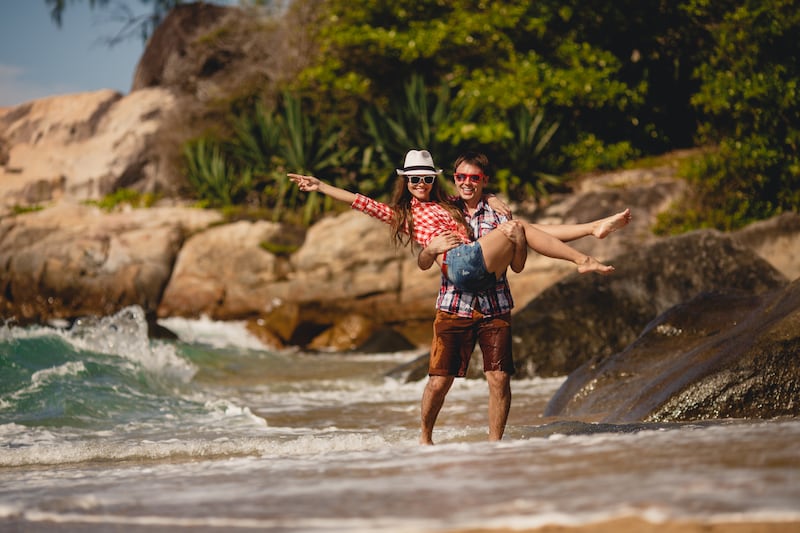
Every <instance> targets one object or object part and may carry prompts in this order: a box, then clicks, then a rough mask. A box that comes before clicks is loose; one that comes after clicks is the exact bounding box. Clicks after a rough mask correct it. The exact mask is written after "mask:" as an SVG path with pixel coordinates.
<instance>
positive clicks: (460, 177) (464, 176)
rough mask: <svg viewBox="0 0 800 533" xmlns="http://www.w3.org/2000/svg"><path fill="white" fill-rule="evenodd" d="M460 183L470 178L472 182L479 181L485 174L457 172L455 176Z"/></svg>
mask: <svg viewBox="0 0 800 533" xmlns="http://www.w3.org/2000/svg"><path fill="white" fill-rule="evenodd" d="M453 177H454V178H455V179H456V181H457V182H458V183H461V182H462V181H466V180H469V181H471V182H472V183H478V182H479V181H481V180H482V179H483V174H456V175H454V176H453Z"/></svg>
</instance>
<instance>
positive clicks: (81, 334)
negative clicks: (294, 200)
mask: <svg viewBox="0 0 800 533" xmlns="http://www.w3.org/2000/svg"><path fill="white" fill-rule="evenodd" d="M163 325H165V326H166V327H168V328H170V329H172V330H173V331H175V332H176V333H178V335H179V338H180V340H178V341H170V342H167V341H151V340H149V339H148V338H147V335H146V330H147V328H146V324H145V321H144V317H143V314H142V312H141V310H139V309H137V308H130V309H126V310H124V311H122V312H121V313H119V314H117V315H115V316H112V317H106V318H104V319H101V320H87V321H83V322H80V323H77V324H75V325H73V326H72V327H70V328H69V329H60V328H57V327H31V328H17V327H12V326H5V327H2V328H0V530H17V529H19V530H35V529H37V528H38V529H47V530H65V531H66V530H70V531H74V530H81V531H87V530H89V531H109V530H114V531H118V530H130V528H135V530H137V531H138V530H148V531H150V530H152V531H163V530H170V529H174V530H185V529H186V528H192V529H193V530H209V531H210V530H219V531H223V530H225V531H229V530H240V529H241V530H247V529H258V530H261V531H310V532H322V531H325V532H330V531H337V532H338V531H342V532H344V531H348V532H352V531H431V532H433V531H454V530H457V529H460V528H469V527H535V526H539V525H542V524H585V523H591V522H594V521H598V520H605V519H609V518H617V517H639V518H643V519H646V520H650V521H654V522H658V521H662V520H669V519H693V520H704V521H712V522H713V521H722V520H734V521H735V520H740V519H741V520H770V521H789V520H797V519H799V518H800V451H798V449H799V448H800V447H798V446H797V442H798V440H800V421H798V420H796V419H784V420H773V421H743V420H736V421H719V422H706V423H698V424H681V425H661V426H654V425H599V424H586V423H577V422H570V421H559V420H546V419H544V418H542V415H541V413H542V411H543V409H544V406H545V404H546V402H547V401H548V399H549V398H550V396H551V395H552V394H553V393H554V392H555V391H556V389H557V388H558V387H559V386H560V384H561V382H562V380H561V379H532V380H516V381H514V382H513V390H514V401H513V407H512V413H511V416H510V419H509V426H508V429H507V433H506V438H505V439H504V440H503V441H502V442H500V443H488V442H486V394H487V392H486V384H485V382H483V381H481V380H469V381H466V380H459V381H457V382H456V385H454V387H453V390H452V391H451V393H450V395H449V396H448V399H447V403H446V404H445V407H444V409H443V411H442V415H441V417H440V420H439V425H438V426H437V430H436V433H435V435H434V437H435V439H436V441H437V443H438V444H437V446H434V447H421V446H418V445H417V444H416V442H417V438H418V417H419V400H420V398H421V394H422V389H423V386H424V383H410V384H408V383H404V382H403V381H402V380H397V379H394V378H391V377H388V373H389V371H390V370H392V369H394V368H396V367H398V366H399V365H401V364H403V363H406V362H408V361H410V360H412V359H414V358H415V357H417V356H418V355H420V353H422V352H405V353H391V354H367V355H358V356H355V355H339V354H306V353H301V352H297V351H293V350H287V351H283V352H274V351H270V350H267V349H266V348H264V347H263V346H261V345H260V344H259V343H258V341H256V340H255V339H253V338H252V337H250V336H249V335H248V333H247V332H246V330H245V328H244V326H243V325H241V324H237V323H224V324H223V323H216V322H212V321H208V320H196V321H187V320H178V319H174V320H168V321H165V322H164V323H163Z"/></svg>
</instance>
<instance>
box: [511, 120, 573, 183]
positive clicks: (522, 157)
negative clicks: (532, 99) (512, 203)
mask: <svg viewBox="0 0 800 533" xmlns="http://www.w3.org/2000/svg"><path fill="white" fill-rule="evenodd" d="M508 124H509V127H510V129H511V135H510V136H509V137H508V138H507V139H506V141H504V142H503V143H502V153H503V158H504V160H505V161H504V162H505V163H506V164H507V165H508V167H509V172H507V173H501V176H502V179H501V180H500V184H499V187H500V189H501V191H502V192H504V193H505V194H506V195H508V196H509V197H512V198H521V197H522V196H524V195H534V196H544V195H546V194H547V190H548V186H553V185H560V184H561V183H563V181H564V179H563V178H561V177H559V176H556V175H554V174H550V173H548V172H545V171H544V170H543V169H544V165H543V159H544V157H543V156H544V154H545V152H546V150H547V149H548V147H549V146H550V142H551V141H552V139H553V136H554V135H555V134H556V131H558V128H559V126H560V123H559V122H558V121H555V122H552V123H551V124H549V125H547V124H546V123H545V114H544V111H542V110H539V111H537V112H536V114H533V113H532V112H531V111H530V110H529V109H528V108H526V107H522V108H517V109H515V110H513V111H511V112H509V114H508Z"/></svg>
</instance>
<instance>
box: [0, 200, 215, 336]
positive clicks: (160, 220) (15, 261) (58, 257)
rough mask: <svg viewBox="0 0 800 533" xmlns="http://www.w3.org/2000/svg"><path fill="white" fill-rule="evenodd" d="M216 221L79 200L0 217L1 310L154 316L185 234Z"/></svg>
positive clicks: (22, 315) (36, 317)
mask: <svg viewBox="0 0 800 533" xmlns="http://www.w3.org/2000/svg"><path fill="white" fill-rule="evenodd" d="M218 219H219V215H218V214H217V213H214V212H211V211H201V210H194V209H186V208H160V209H146V210H144V209H140V210H130V211H128V212H118V213H105V212H103V211H102V210H100V209H98V208H95V207H90V206H83V205H71V204H67V203H62V204H59V205H58V206H56V207H53V208H51V209H48V210H44V211H38V212H33V213H28V214H25V215H19V216H16V217H7V218H4V219H2V220H0V315H1V316H3V317H4V318H6V319H11V318H13V319H15V320H16V321H17V322H19V323H23V324H27V323H31V322H34V323H43V322H47V321H49V320H52V319H67V320H72V319H74V318H77V317H81V316H85V315H95V316H104V315H108V314H111V313H114V312H116V311H118V310H120V309H122V308H124V307H127V306H130V305H138V306H140V307H141V308H143V309H144V310H145V312H147V313H148V314H149V315H151V316H153V317H154V316H155V311H156V308H157V307H158V304H159V302H160V301H161V293H162V291H163V290H164V287H165V286H166V283H167V280H168V279H169V277H170V274H171V272H172V266H173V264H174V262H175V257H176V255H177V253H178V250H180V248H181V245H182V243H183V240H184V238H185V236H186V235H187V234H189V233H191V232H193V231H197V230H198V229H201V228H205V227H207V226H208V225H209V224H210V223H212V222H213V221H215V220H218Z"/></svg>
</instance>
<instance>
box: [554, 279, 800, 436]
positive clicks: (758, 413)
mask: <svg viewBox="0 0 800 533" xmlns="http://www.w3.org/2000/svg"><path fill="white" fill-rule="evenodd" d="M545 415H547V416H559V417H571V418H580V419H591V420H597V419H598V417H600V418H601V419H602V421H603V422H611V423H627V422H636V421H646V422H672V421H688V420H704V419H720V418H773V417H779V416H798V415H800V280H797V281H795V282H793V283H792V284H791V285H789V286H787V287H785V288H782V289H775V290H771V291H769V292H766V293H761V294H758V295H755V294H753V293H752V292H750V291H742V290H725V291H723V292H713V293H702V294H699V295H697V296H696V297H695V298H693V299H692V300H690V301H688V302H686V303H683V304H680V305H677V306H675V307H673V308H671V309H669V310H668V311H666V312H665V313H663V314H661V315H660V316H659V317H658V318H657V319H656V320H654V321H653V322H652V323H651V324H650V325H648V327H647V328H646V329H645V331H644V332H643V333H642V335H641V336H640V337H639V338H638V339H637V340H636V341H635V342H634V343H632V344H631V345H630V346H628V347H627V348H626V349H624V350H623V351H621V352H619V353H617V354H615V355H613V356H611V357H607V358H605V359H602V360H599V361H592V362H590V363H587V364H585V365H583V366H582V367H580V368H579V369H578V370H576V371H575V372H573V373H572V374H571V375H570V376H569V378H568V379H567V381H566V382H565V383H564V384H563V386H562V387H561V389H560V390H559V391H558V392H557V393H556V394H555V395H554V397H553V398H552V399H551V401H550V404H549V405H548V407H547V409H546V411H545Z"/></svg>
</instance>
